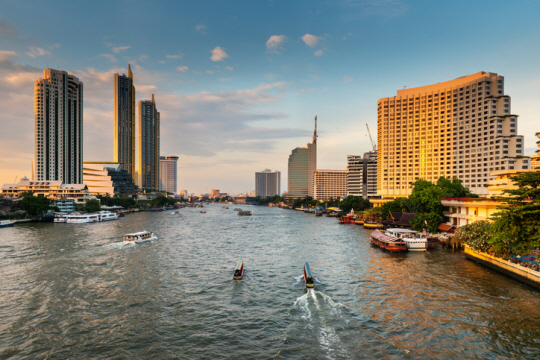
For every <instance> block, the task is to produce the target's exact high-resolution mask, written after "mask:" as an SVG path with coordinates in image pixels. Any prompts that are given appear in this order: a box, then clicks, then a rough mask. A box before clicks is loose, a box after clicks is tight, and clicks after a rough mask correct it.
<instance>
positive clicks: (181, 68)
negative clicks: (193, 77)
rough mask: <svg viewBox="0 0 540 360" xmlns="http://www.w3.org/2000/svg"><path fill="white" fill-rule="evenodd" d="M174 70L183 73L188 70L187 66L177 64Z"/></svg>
mask: <svg viewBox="0 0 540 360" xmlns="http://www.w3.org/2000/svg"><path fill="white" fill-rule="evenodd" d="M176 70H178V71H181V72H183V73H185V72H187V71H188V67H187V66H179V67H177V68H176Z"/></svg>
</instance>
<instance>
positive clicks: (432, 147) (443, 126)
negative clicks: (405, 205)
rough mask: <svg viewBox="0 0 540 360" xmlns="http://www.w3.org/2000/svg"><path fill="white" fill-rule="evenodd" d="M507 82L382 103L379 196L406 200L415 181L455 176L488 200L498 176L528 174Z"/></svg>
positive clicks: (449, 84) (423, 91)
mask: <svg viewBox="0 0 540 360" xmlns="http://www.w3.org/2000/svg"><path fill="white" fill-rule="evenodd" d="M510 100H511V99H510V96H508V95H505V94H504V77H502V76H500V75H497V74H495V73H489V72H483V71H482V72H478V73H476V74H472V75H468V76H463V77H461V78H458V79H455V80H451V81H446V82H442V83H438V84H433V85H427V86H422V87H417V88H411V89H404V90H398V91H397V96H394V97H387V98H382V99H380V100H379V101H378V121H377V125H378V132H377V133H378V136H377V137H378V144H379V151H378V162H377V175H378V176H377V194H378V195H382V196H383V197H385V198H396V197H404V196H408V195H409V194H410V193H411V191H412V186H411V183H412V182H414V181H416V180H417V179H424V180H428V181H433V182H436V181H437V180H438V178H439V177H441V176H445V177H448V178H451V177H457V178H459V179H460V180H461V181H462V183H463V185H465V186H467V187H468V188H469V189H470V190H471V191H472V192H473V193H475V194H478V195H481V196H487V195H488V190H487V189H486V186H487V185H488V183H489V181H490V180H491V179H493V178H494V176H492V175H490V173H491V172H492V171H499V170H508V169H510V170H511V169H528V168H529V161H530V160H529V159H527V158H523V157H522V156H523V155H524V154H523V146H524V142H523V136H520V135H517V117H518V116H517V115H515V114H513V113H512V111H511V101H510Z"/></svg>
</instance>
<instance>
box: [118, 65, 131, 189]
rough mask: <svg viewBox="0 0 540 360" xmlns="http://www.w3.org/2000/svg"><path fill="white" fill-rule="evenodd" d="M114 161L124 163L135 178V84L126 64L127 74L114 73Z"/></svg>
mask: <svg viewBox="0 0 540 360" xmlns="http://www.w3.org/2000/svg"><path fill="white" fill-rule="evenodd" d="M114 161H115V162H121V163H124V169H126V170H127V171H128V173H129V175H130V176H131V177H132V178H133V179H135V86H133V73H132V72H131V66H130V65H128V76H126V75H125V74H122V75H119V74H114Z"/></svg>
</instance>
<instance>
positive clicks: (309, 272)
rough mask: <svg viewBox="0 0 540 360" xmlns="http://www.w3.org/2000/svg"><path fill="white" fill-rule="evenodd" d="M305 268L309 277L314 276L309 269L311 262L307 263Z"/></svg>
mask: <svg viewBox="0 0 540 360" xmlns="http://www.w3.org/2000/svg"><path fill="white" fill-rule="evenodd" d="M305 269H306V274H307V276H308V277H312V276H311V270H310V269H309V264H308V263H306V264H305Z"/></svg>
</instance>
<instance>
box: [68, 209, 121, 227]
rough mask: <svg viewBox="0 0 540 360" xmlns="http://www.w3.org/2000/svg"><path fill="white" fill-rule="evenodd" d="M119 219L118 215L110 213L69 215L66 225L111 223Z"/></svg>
mask: <svg viewBox="0 0 540 360" xmlns="http://www.w3.org/2000/svg"><path fill="white" fill-rule="evenodd" d="M116 219H118V214H115V213H113V212H110V211H100V212H97V213H90V214H77V213H75V214H68V215H66V221H65V222H66V223H68V224H84V223H93V222H100V221H109V220H116Z"/></svg>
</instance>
